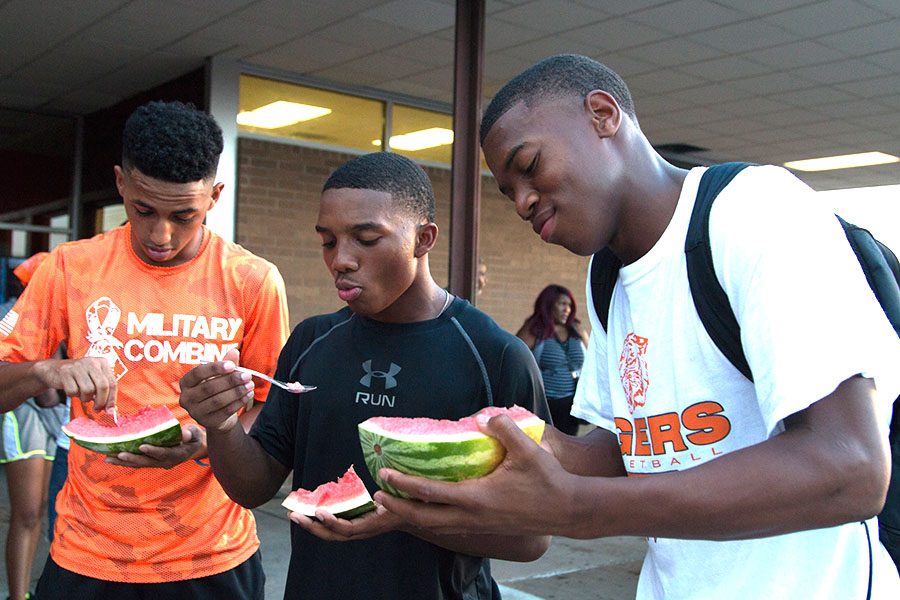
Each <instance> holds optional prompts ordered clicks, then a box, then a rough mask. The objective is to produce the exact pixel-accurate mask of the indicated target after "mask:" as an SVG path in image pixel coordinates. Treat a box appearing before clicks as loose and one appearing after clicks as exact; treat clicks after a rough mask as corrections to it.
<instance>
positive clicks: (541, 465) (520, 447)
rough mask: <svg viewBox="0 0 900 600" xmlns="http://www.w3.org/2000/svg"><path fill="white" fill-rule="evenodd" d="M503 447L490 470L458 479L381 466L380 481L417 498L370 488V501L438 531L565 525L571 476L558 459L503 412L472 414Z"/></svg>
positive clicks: (526, 531)
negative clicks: (484, 415)
mask: <svg viewBox="0 0 900 600" xmlns="http://www.w3.org/2000/svg"><path fill="white" fill-rule="evenodd" d="M478 424H479V427H480V428H481V430H482V431H483V432H484V433H486V434H487V435H489V436H491V437H492V438H495V439H496V440H498V441H499V442H500V443H501V444H502V445H503V447H504V448H505V449H506V456H505V458H504V459H503V462H501V463H500V465H499V466H497V468H496V469H494V470H493V471H492V472H491V473H490V474H488V475H485V476H484V477H479V478H476V479H467V480H465V481H460V482H448V481H435V480H432V479H425V478H422V477H415V476H412V475H405V474H403V473H400V472H399V471H395V470H393V469H381V470H380V472H379V475H380V478H381V479H383V480H384V481H385V483H386V484H387V485H388V486H390V487H392V488H396V489H397V490H398V491H400V492H401V493H404V494H408V495H409V496H411V497H412V498H416V499H417V500H408V499H403V498H398V497H395V496H392V495H390V494H388V493H385V492H383V491H379V492H376V493H375V501H376V503H378V504H381V505H382V506H384V507H385V508H386V509H388V510H389V511H391V512H393V513H395V514H396V515H398V516H399V517H401V518H402V519H404V520H406V521H408V522H409V523H411V524H413V525H415V526H417V527H422V528H424V529H427V530H429V531H432V532H434V533H438V534H479V533H493V534H504V535H533V534H538V535H545V534H548V533H559V532H561V531H562V530H563V527H565V526H566V523H564V522H563V521H562V519H561V518H560V517H561V515H562V514H564V513H563V512H562V511H553V510H550V511H548V510H547V507H548V506H551V507H552V506H563V505H565V504H566V503H567V502H568V501H569V500H570V497H571V494H570V490H571V489H572V487H573V486H572V484H571V478H572V477H574V476H573V475H571V474H569V473H567V472H566V471H565V470H564V469H563V468H562V466H561V465H560V463H559V461H557V460H556V458H555V457H554V456H553V455H552V454H550V453H549V452H547V451H546V450H545V449H544V448H543V447H541V446H540V445H538V444H536V443H535V442H534V440H532V439H531V438H530V437H528V435H526V434H525V433H524V432H523V431H522V430H521V429H520V428H519V427H518V426H517V425H516V423H515V422H514V421H513V420H512V419H510V418H509V417H508V416H506V415H499V416H495V417H492V418H490V419H489V420H487V421H483V420H478Z"/></svg>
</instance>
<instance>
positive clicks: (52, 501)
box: [47, 398, 71, 542]
mask: <svg viewBox="0 0 900 600" xmlns="http://www.w3.org/2000/svg"><path fill="white" fill-rule="evenodd" d="M70 403H71V398H66V402H65V412H64V413H63V420H62V425H65V424H66V423H68V422H69V414H70V410H71V404H70ZM68 476H69V436H67V435H66V433H65V432H64V431H63V430H62V428H60V430H59V433H58V434H57V435H56V455H55V456H54V457H53V468H52V469H51V470H50V483H49V485H48V486H47V539H48V540H50V541H51V542H53V528H54V527H55V526H56V497H57V496H58V495H59V492H60V490H62V487H63V485H64V484H65V483H66V479H67V478H68Z"/></svg>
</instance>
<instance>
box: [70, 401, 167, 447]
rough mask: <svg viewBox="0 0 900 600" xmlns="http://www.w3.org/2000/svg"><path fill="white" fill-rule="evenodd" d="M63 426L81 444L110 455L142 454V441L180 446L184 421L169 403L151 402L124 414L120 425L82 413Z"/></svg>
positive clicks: (155, 444)
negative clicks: (90, 417) (135, 412)
mask: <svg viewBox="0 0 900 600" xmlns="http://www.w3.org/2000/svg"><path fill="white" fill-rule="evenodd" d="M62 430H63V431H64V432H65V434H66V435H67V436H69V437H70V438H72V441H74V442H75V443H76V444H78V445H79V446H83V447H84V448H87V449H88V450H93V451H94V452H100V453H101V454H109V455H116V454H118V453H119V452H131V453H133V454H141V452H140V450H138V447H140V445H141V444H150V445H152V446H177V445H178V444H180V443H181V424H180V423H179V422H178V419H176V418H175V415H173V414H172V411H170V410H169V409H168V408H167V407H165V406H160V407H158V408H153V407H149V406H148V407H146V408H143V409H141V411H140V412H138V413H137V414H134V415H131V416H120V417H119V418H118V424H116V425H103V424H101V423H99V422H97V421H95V420H93V419H88V418H87V417H78V418H77V419H72V420H71V421H69V422H68V423H67V424H65V425H63V428H62Z"/></svg>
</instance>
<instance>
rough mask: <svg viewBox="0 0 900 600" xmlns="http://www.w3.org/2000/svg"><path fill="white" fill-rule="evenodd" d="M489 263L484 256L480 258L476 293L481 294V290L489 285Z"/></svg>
mask: <svg viewBox="0 0 900 600" xmlns="http://www.w3.org/2000/svg"><path fill="white" fill-rule="evenodd" d="M487 282H488V278H487V263H485V262H484V259H483V258H479V259H478V273H477V275H476V278H475V295H476V296H480V295H481V292H483V291H484V286H485V285H487Z"/></svg>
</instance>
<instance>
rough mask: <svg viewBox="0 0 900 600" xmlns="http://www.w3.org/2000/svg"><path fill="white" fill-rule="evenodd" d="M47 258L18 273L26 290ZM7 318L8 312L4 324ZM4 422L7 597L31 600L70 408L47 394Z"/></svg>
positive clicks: (0, 430)
mask: <svg viewBox="0 0 900 600" xmlns="http://www.w3.org/2000/svg"><path fill="white" fill-rule="evenodd" d="M47 256H49V254H48V253H47V252H39V253H37V254H35V255H33V256H31V257H30V258H28V259H27V260H25V261H24V262H22V263H21V264H20V265H19V266H17V267H16V268H15V269H14V271H13V274H14V275H15V276H16V278H17V280H18V281H19V283H20V284H21V287H22V289H23V290H24V288H25V287H26V286H27V285H28V282H29V281H30V280H31V276H32V275H33V274H34V271H35V270H36V269H37V267H38V265H40V263H41V262H42V261H43V260H44V259H46V258H47ZM5 316H6V312H4V313H3V314H2V315H0V318H3V317H5ZM2 328H3V327H2V326H0V330H2ZM0 417H2V425H0V464H3V466H4V467H5V469H6V484H7V486H8V488H9V502H10V514H9V529H8V531H7V536H6V580H7V585H8V587H9V596H8V597H9V598H10V599H11V600H23V599H26V598H30V597H31V593H30V592H29V587H30V584H31V570H32V565H33V564H34V559H35V555H36V553H37V547H38V541H39V539H40V535H41V523H42V521H43V516H44V511H45V509H46V507H47V482H48V480H49V478H50V472H51V469H52V467H53V461H54V457H55V455H56V454H57V452H58V448H57V443H56V441H57V436H58V435H59V434H60V433H61V428H62V424H63V422H64V420H65V418H66V406H65V404H61V403H60V398H59V394H58V393H57V391H56V390H44V391H43V392H40V393H38V394H37V395H36V396H34V397H32V398H28V399H27V400H26V401H25V402H23V403H22V404H20V405H19V406H17V407H16V408H14V409H13V410H12V411H9V412H7V413H3V414H2V415H0Z"/></svg>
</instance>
